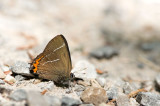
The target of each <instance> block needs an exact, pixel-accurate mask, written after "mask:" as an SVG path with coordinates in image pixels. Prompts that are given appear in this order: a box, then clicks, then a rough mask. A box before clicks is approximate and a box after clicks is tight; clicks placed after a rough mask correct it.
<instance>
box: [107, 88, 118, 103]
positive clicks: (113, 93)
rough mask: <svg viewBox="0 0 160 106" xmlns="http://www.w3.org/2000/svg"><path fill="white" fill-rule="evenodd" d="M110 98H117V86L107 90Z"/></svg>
mask: <svg viewBox="0 0 160 106" xmlns="http://www.w3.org/2000/svg"><path fill="white" fill-rule="evenodd" d="M107 96H108V100H112V99H116V98H117V96H118V89H117V88H116V87H111V88H109V90H107Z"/></svg>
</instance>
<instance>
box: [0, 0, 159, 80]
mask: <svg viewBox="0 0 160 106" xmlns="http://www.w3.org/2000/svg"><path fill="white" fill-rule="evenodd" d="M159 10H160V1H159V0H67V1H66V0H61V1H60V0H3V1H2V0H1V1H0V65H4V64H8V65H12V64H13V63H14V62H15V61H19V60H20V61H26V62H29V61H30V59H29V57H28V54H27V51H28V50H29V51H30V52H31V53H32V54H33V55H34V56H35V57H36V56H37V55H38V54H39V53H40V52H42V51H43V49H44V47H45V46H46V44H47V43H48V41H49V40H51V39H52V38H53V37H54V36H56V35H58V34H63V35H64V36H65V37H66V39H67V41H68V44H69V48H70V51H71V56H72V62H73V67H74V65H75V63H76V62H77V61H79V60H82V59H86V60H87V61H90V62H91V63H92V64H94V65H95V67H96V68H97V69H99V70H102V71H104V72H108V73H109V75H110V76H111V77H116V78H117V77H121V78H124V79H126V78H128V79H132V80H152V79H154V77H155V75H156V74H157V72H158V71H160V68H159V64H160V24H159V23H160V11H159Z"/></svg>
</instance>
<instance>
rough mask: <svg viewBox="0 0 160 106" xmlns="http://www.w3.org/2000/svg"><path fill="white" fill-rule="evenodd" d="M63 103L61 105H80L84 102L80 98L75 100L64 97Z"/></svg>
mask: <svg viewBox="0 0 160 106" xmlns="http://www.w3.org/2000/svg"><path fill="white" fill-rule="evenodd" d="M61 101H62V105H61V106H79V105H80V104H82V102H81V101H79V100H75V99H73V98H70V97H66V96H65V97H62V100H61Z"/></svg>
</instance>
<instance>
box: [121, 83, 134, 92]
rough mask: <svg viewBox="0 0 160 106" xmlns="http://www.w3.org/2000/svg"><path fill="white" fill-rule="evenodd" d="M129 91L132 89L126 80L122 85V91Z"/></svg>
mask: <svg viewBox="0 0 160 106" xmlns="http://www.w3.org/2000/svg"><path fill="white" fill-rule="evenodd" d="M131 91H133V88H132V87H131V85H130V84H129V83H128V82H125V84H124V85H123V92H124V93H125V94H129V93H130V92H131Z"/></svg>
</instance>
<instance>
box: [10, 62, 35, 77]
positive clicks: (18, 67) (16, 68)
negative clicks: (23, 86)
mask: <svg viewBox="0 0 160 106" xmlns="http://www.w3.org/2000/svg"><path fill="white" fill-rule="evenodd" d="M29 67H30V65H29V64H28V63H25V62H22V61H18V62H16V63H15V64H14V65H13V66H12V67H11V70H12V71H13V72H14V73H16V74H21V75H25V76H33V74H31V73H30V70H29Z"/></svg>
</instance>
